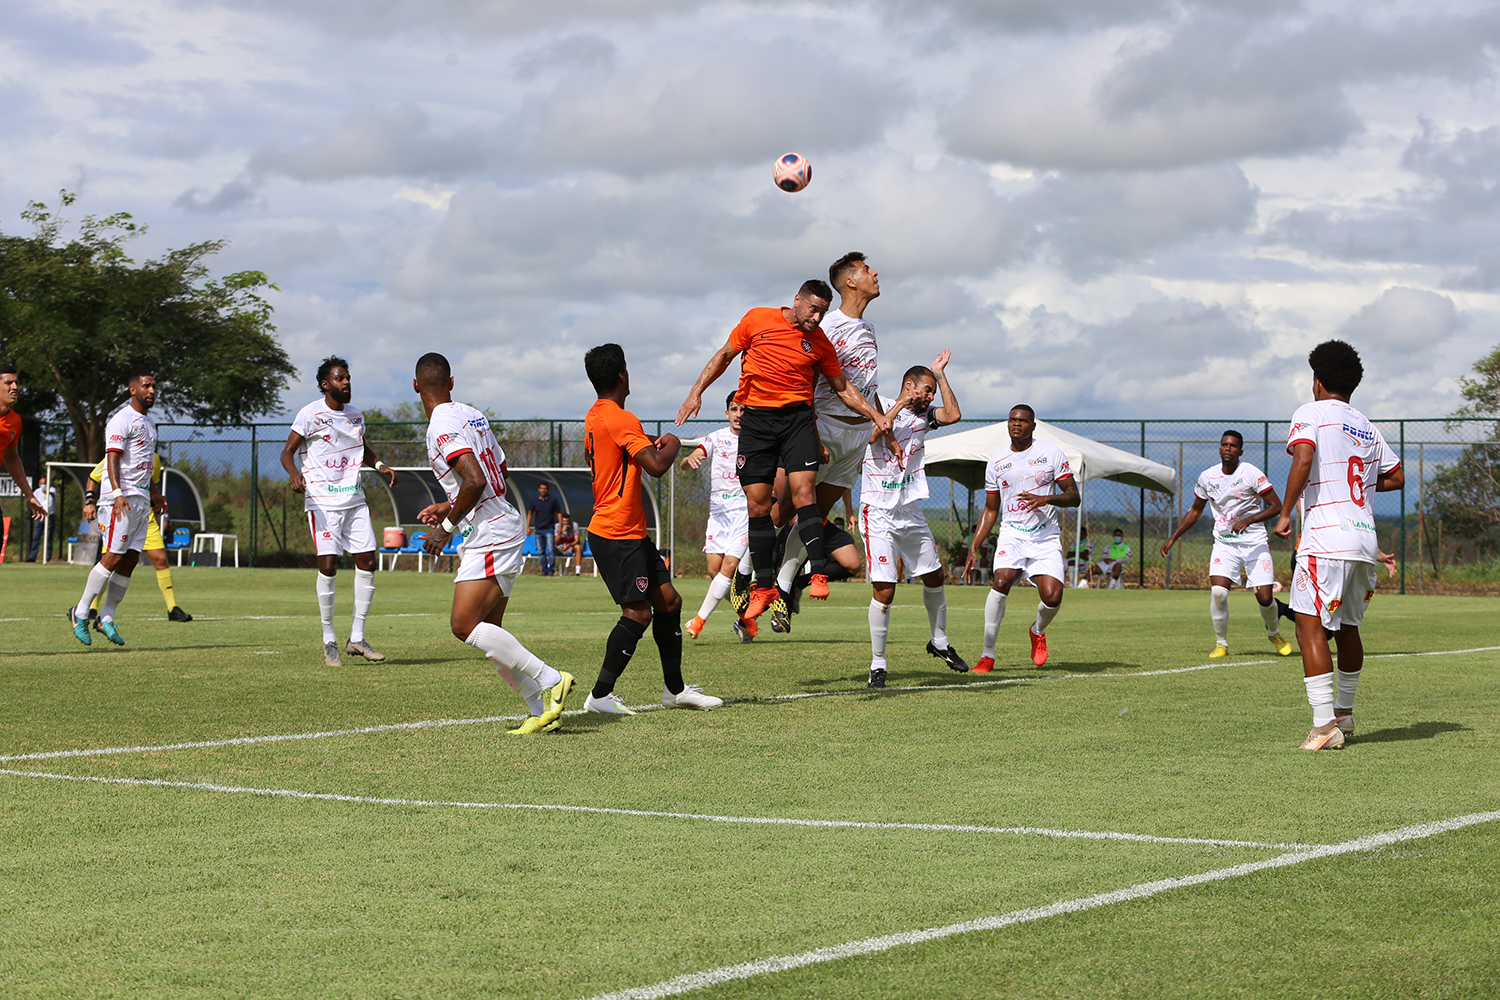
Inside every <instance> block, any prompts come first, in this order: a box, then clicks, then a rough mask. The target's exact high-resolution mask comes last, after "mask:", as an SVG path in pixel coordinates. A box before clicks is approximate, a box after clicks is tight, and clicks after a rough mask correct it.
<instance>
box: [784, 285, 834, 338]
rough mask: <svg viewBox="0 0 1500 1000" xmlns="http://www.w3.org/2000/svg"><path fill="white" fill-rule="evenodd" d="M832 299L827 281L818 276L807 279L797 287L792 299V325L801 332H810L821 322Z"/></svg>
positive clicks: (831, 290) (831, 291)
mask: <svg viewBox="0 0 1500 1000" xmlns="http://www.w3.org/2000/svg"><path fill="white" fill-rule="evenodd" d="M832 301H833V289H831V288H829V287H828V282H826V281H823V280H821V279H819V278H809V279H807V280H806V281H804V282H803V283H802V287H801V288H799V289H797V297H796V298H794V299H792V326H794V327H796V328H797V329H799V330H801V331H802V332H803V333H812V332H813V331H814V330H816V329H817V328H818V324H819V323H821V322H823V316H824V315H825V314H826V313H827V312H828V305H829V303H831V302H832Z"/></svg>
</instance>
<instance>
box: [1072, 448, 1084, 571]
mask: <svg viewBox="0 0 1500 1000" xmlns="http://www.w3.org/2000/svg"><path fill="white" fill-rule="evenodd" d="M1073 481H1074V482H1075V483H1077V484H1078V523H1077V524H1075V525H1074V526H1073V589H1074V590H1077V589H1078V561H1079V560H1080V559H1082V558H1083V555H1082V553H1080V552H1079V551H1078V547H1079V546H1080V545H1082V544H1083V469H1082V468H1080V469H1079V470H1078V475H1077V477H1075V478H1074V480H1073ZM1085 576H1087V571H1086V570H1085Z"/></svg>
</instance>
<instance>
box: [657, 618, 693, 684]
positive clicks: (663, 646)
mask: <svg viewBox="0 0 1500 1000" xmlns="http://www.w3.org/2000/svg"><path fill="white" fill-rule="evenodd" d="M651 638H653V639H655V640H656V649H657V652H659V653H661V679H662V680H663V681H664V682H665V683H666V685H667V690H668V691H670V692H672V693H673V694H682V689H683V688H685V687H687V685H686V684H684V683H683V681H682V612H681V611H673V612H671V613H670V614H668V613H666V612H662V611H658V612H656V614H655V615H654V616H652V618H651Z"/></svg>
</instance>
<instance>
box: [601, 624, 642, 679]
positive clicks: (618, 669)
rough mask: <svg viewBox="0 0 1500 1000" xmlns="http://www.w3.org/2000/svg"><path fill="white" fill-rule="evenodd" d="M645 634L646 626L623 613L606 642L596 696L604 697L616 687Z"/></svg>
mask: <svg viewBox="0 0 1500 1000" xmlns="http://www.w3.org/2000/svg"><path fill="white" fill-rule="evenodd" d="M645 634H646V626H644V625H642V624H641V623H640V622H638V621H636V620H634V619H632V618H626V617H625V616H624V615H621V616H620V620H619V621H617V622H615V627H614V629H613V631H611V632H610V633H609V639H608V641H606V642H605V644H604V665H603V666H601V667H600V668H599V679H598V680H596V681H595V682H594V697H595V698H603V697H604V696H605V695H607V694H609V693H610V692H611V691H613V690H614V689H615V681H617V680H619V679H620V675H621V674H623V673H624V672H625V667H626V665H627V664H629V663H630V658H631V657H632V656H634V655H635V646H636V643H638V642H640V641H641V636H643V635H645Z"/></svg>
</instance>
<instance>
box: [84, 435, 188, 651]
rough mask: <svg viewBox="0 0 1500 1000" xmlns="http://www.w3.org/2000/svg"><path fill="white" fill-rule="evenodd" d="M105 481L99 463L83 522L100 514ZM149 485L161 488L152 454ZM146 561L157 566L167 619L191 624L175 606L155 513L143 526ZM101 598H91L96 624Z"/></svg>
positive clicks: (87, 492)
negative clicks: (102, 484) (102, 488)
mask: <svg viewBox="0 0 1500 1000" xmlns="http://www.w3.org/2000/svg"><path fill="white" fill-rule="evenodd" d="M103 480H104V463H103V462H100V463H99V464H98V465H96V466H94V471H93V472H90V473H89V481H88V483H87V484H86V485H85V486H84V494H83V517H84V520H86V521H92V520H94V519H95V516H96V515H97V514H98V512H99V484H100V483H101V482H103ZM151 484H152V485H153V486H155V487H157V488H158V489H160V488H161V456H160V455H155V456H153V457H152V461H151ZM145 553H146V558H148V559H150V560H151V565H153V566H155V567H156V585H157V586H158V587H160V588H161V596H162V598H163V599H164V600H165V601H166V602H167V620H168V621H174V622H190V621H192V620H193V616H192V615H190V614H188V613H187V612H186V611H184V610H182V609H181V608H180V607H178V606H177V594H176V593H175V592H174V591H173V589H172V570H171V568H170V567H169V566H168V565H167V543H166V540H165V539H164V538H162V534H161V525H160V523H158V522H157V520H156V512H155V511H152V512H151V518H150V521H149V523H148V524H147V526H146V543H145ZM103 597H104V595H103V594H100V595H99V596H98V597H96V598H94V606H93V608H91V609H90V610H89V617H90V618H92V619H94V621H95V622H96V623H97V621H98V611H99V602H100V600H101V599H102V598H103ZM97 627H98V626H97V624H96V625H95V628H97Z"/></svg>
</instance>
